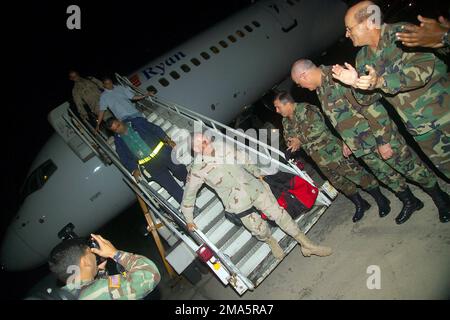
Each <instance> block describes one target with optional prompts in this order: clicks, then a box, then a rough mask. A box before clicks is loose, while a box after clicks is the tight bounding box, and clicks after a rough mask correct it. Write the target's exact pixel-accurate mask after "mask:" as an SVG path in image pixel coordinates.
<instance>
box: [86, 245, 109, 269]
mask: <svg viewBox="0 0 450 320" xmlns="http://www.w3.org/2000/svg"><path fill="white" fill-rule="evenodd" d="M86 244H87V245H88V247H89V248H91V249H100V245H99V244H98V242H97V240H95V239H94V238H88V239H87V241H86ZM95 258H96V259H97V265H99V264H100V263H102V262H104V261H105V260H106V258H103V257H100V256H99V255H98V254H96V255H95Z"/></svg>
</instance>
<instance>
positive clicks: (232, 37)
mask: <svg viewBox="0 0 450 320" xmlns="http://www.w3.org/2000/svg"><path fill="white" fill-rule="evenodd" d="M228 40H230V41H231V42H233V43H234V42H236V41H237V39H236V38H235V37H234V36H228Z"/></svg>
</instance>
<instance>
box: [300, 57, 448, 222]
mask: <svg viewBox="0 0 450 320" xmlns="http://www.w3.org/2000/svg"><path fill="white" fill-rule="evenodd" d="M292 78H293V80H294V81H295V82H296V83H297V84H299V85H300V86H302V87H305V88H308V89H310V90H316V92H317V95H318V97H319V100H320V102H321V104H322V108H323V110H324V112H325V113H326V115H327V116H328V117H329V119H330V120H331V123H332V124H333V126H334V127H335V128H336V130H337V131H338V133H339V134H340V135H341V137H342V139H343V140H344V142H345V144H344V152H345V155H346V156H348V155H349V154H351V153H353V154H354V155H355V156H356V157H357V158H360V159H361V160H363V161H364V162H365V163H366V164H367V165H368V166H369V168H370V169H371V170H372V172H373V173H374V174H375V176H376V177H377V178H378V179H380V181H383V182H384V183H386V184H387V185H388V187H389V188H391V189H392V190H393V191H394V192H395V193H396V194H397V196H398V197H399V198H400V199H401V200H402V202H403V203H404V207H403V209H402V211H401V212H400V214H399V215H398V216H397V218H396V219H395V221H396V222H397V223H398V224H401V223H404V222H405V221H406V220H408V218H409V217H410V216H411V214H412V213H413V212H414V211H417V210H420V209H421V208H422V207H423V203H422V202H421V201H420V200H419V199H417V198H416V197H414V195H413V194H412V193H411V191H410V190H409V188H408V185H407V184H406V180H405V178H404V177H406V178H408V179H410V180H412V181H413V182H416V183H417V184H419V185H421V186H422V187H423V188H425V189H429V188H432V187H433V186H434V185H436V183H437V180H436V177H435V176H434V174H433V173H432V172H431V171H430V170H429V169H428V168H427V167H426V166H425V165H424V163H423V162H422V161H420V159H419V158H418V157H417V155H416V154H415V153H414V152H413V151H412V150H411V149H410V148H409V147H408V145H407V144H406V141H405V139H404V138H403V137H402V136H401V135H400V134H399V132H398V130H397V128H396V126H395V124H393V123H392V122H391V121H390V119H389V116H388V114H387V112H386V110H385V109H384V107H383V106H382V105H381V104H380V103H379V102H376V103H374V104H372V105H370V106H369V107H362V106H361V105H360V104H358V102H357V101H356V100H355V99H354V98H353V95H352V93H351V92H350V90H349V89H348V88H347V87H345V86H343V85H342V84H340V83H339V82H337V81H336V80H334V79H333V76H332V71H331V67H326V66H320V67H317V66H316V65H314V63H312V62H311V61H310V60H299V61H297V62H296V63H295V64H294V66H293V68H292ZM402 175H403V176H404V177H402ZM446 196H447V195H446V194H444V193H443V192H440V193H439V195H438V197H437V198H433V200H435V203H436V205H437V206H438V208H439V211H440V212H442V213H443V214H444V216H445V215H448V205H444V204H445V201H444V197H446ZM408 199H409V200H411V201H408ZM385 205H386V207H387V208H389V202H387V203H386V204H385ZM443 205H444V206H443ZM380 216H385V214H382V212H381V211H380Z"/></svg>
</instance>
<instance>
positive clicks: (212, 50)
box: [209, 46, 220, 54]
mask: <svg viewBox="0 0 450 320" xmlns="http://www.w3.org/2000/svg"><path fill="white" fill-rule="evenodd" d="M209 49H210V50H211V52H213V53H215V54H218V53H219V52H220V50H219V49H217V47H214V46H212V47H211V48H209Z"/></svg>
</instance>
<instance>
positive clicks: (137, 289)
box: [49, 234, 161, 300]
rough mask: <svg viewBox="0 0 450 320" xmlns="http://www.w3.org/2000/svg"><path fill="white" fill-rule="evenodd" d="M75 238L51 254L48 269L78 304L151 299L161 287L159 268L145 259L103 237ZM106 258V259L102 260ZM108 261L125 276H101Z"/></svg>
mask: <svg viewBox="0 0 450 320" xmlns="http://www.w3.org/2000/svg"><path fill="white" fill-rule="evenodd" d="M91 236H92V238H91V239H89V240H88V241H86V238H74V239H68V240H65V241H63V242H62V243H60V244H58V245H57V246H56V247H55V248H54V249H53V250H52V252H51V253H50V258H49V267H50V270H51V271H52V272H53V273H55V274H56V275H57V277H58V278H59V279H60V280H61V281H63V283H65V284H66V285H65V286H64V287H63V288H62V290H64V291H66V292H68V294H69V295H71V296H73V297H74V299H78V300H135V299H142V298H144V297H145V296H146V295H148V294H149V293H150V292H151V291H152V290H153V289H154V288H155V287H156V286H157V285H158V283H159V281H160V279H161V275H160V273H159V271H158V268H157V267H156V265H155V264H154V263H153V262H152V261H151V260H149V259H147V258H146V257H143V256H140V255H136V254H132V253H128V252H124V251H120V250H117V249H116V248H115V247H114V245H113V244H112V243H111V242H109V241H108V240H106V239H104V238H103V237H102V236H100V235H94V234H92V235H91ZM98 257H100V258H103V259H99V258H98ZM107 259H112V260H114V261H115V262H116V263H117V264H119V265H121V266H122V267H123V270H124V272H122V273H120V274H116V275H113V276H105V275H103V276H102V275H101V274H102V272H99V271H102V270H104V269H105V266H106V263H107Z"/></svg>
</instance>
